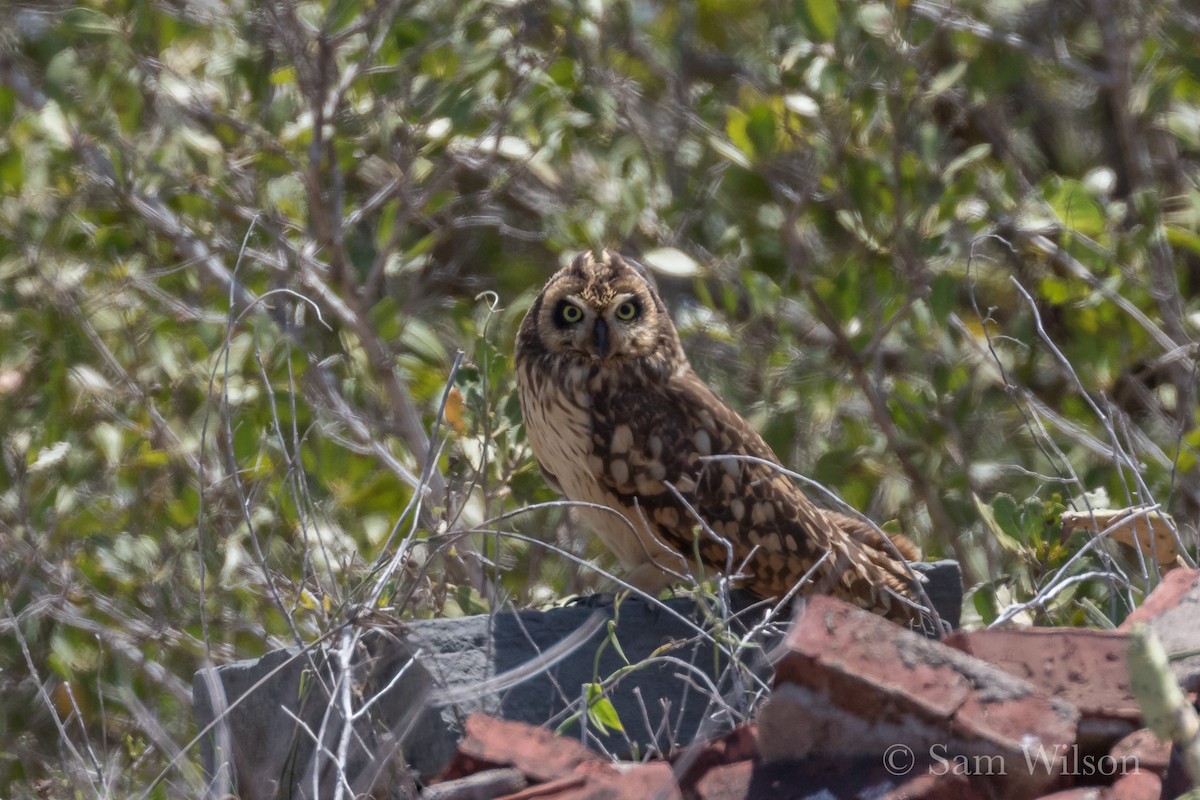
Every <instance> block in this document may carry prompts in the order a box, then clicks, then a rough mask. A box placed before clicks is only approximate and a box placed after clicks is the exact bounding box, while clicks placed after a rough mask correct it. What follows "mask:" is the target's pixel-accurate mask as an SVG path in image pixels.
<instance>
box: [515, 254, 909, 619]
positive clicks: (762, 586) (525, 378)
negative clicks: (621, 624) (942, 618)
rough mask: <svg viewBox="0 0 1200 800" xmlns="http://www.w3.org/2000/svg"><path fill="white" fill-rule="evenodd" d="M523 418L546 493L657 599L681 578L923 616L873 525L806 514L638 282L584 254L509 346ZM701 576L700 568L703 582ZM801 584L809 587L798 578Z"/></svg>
mask: <svg viewBox="0 0 1200 800" xmlns="http://www.w3.org/2000/svg"><path fill="white" fill-rule="evenodd" d="M515 355H516V368H517V381H518V387H519V393H520V399H521V413H522V416H523V418H524V423H525V430H526V433H527V435H528V439H529V443H530V445H531V447H532V449H533V454H534V456H535V457H536V458H537V461H538V463H539V464H540V466H541V468H542V472H543V473H544V475H545V477H546V480H547V482H548V483H549V484H550V485H551V486H552V487H553V488H554V489H555V490H556V491H558V492H559V493H560V494H562V495H564V496H565V497H566V498H567V499H569V500H571V501H575V502H576V503H577V504H578V505H577V506H576V507H575V509H574V510H575V512H576V513H577V514H578V516H579V517H580V518H582V521H583V522H584V523H586V524H587V525H588V526H589V527H590V528H591V529H592V530H593V531H594V532H595V534H596V535H597V536H599V537H600V539H601V541H602V542H603V543H604V544H605V545H606V546H607V547H608V549H609V550H611V551H612V552H613V554H614V555H615V556H616V557H617V559H618V560H619V561H620V563H621V565H622V567H623V569H624V570H625V574H624V576H623V577H624V580H625V581H626V582H627V583H628V584H630V585H631V586H634V587H636V588H638V589H641V590H643V591H645V592H647V593H649V594H653V595H657V594H658V593H659V592H660V591H661V590H662V589H664V588H665V587H667V586H668V585H670V584H671V583H673V582H675V581H678V580H680V579H682V578H684V577H686V575H688V574H692V575H702V574H711V571H717V572H720V573H723V574H736V575H739V576H741V577H740V581H741V585H742V586H743V587H744V588H746V589H748V590H749V591H750V592H751V593H753V594H754V595H756V596H758V597H762V598H783V597H784V596H786V595H787V594H788V593H789V592H790V591H791V590H792V589H793V587H794V586H796V584H797V583H799V582H800V581H801V579H802V578H804V577H805V576H806V575H808V576H809V578H810V580H809V581H807V582H806V583H805V585H804V586H803V587H801V589H800V592H801V593H802V594H808V593H812V592H822V593H828V594H833V595H836V596H838V597H840V598H842V599H845V600H847V601H850V602H852V603H854V604H856V605H858V606H861V607H863V608H866V609H868V610H870V611H874V612H876V613H879V614H882V615H884V616H886V617H888V618H890V619H893V620H895V621H898V622H902V623H908V622H915V621H917V620H919V619H920V611H921V608H920V605H919V603H918V601H917V597H918V592H917V591H916V590H915V587H914V583H913V578H912V577H911V573H910V572H909V570H908V569H907V567H906V565H905V563H904V562H903V561H902V560H901V557H903V558H908V559H911V560H915V559H916V558H917V553H916V550H915V548H914V547H913V546H912V544H911V543H910V542H909V541H908V540H907V539H904V538H903V537H896V538H895V539H893V540H892V542H893V544H894V546H893V547H889V546H888V545H887V544H886V543H885V541H884V538H883V537H882V536H881V535H880V534H879V533H877V532H876V531H875V529H874V528H872V527H871V526H869V525H867V524H866V523H864V522H860V521H859V520H856V519H854V518H852V517H848V516H845V515H842V514H839V513H836V512H831V511H827V510H824V509H821V508H818V507H817V506H816V505H814V504H813V503H812V502H811V501H810V500H809V499H808V497H806V496H805V494H804V493H803V492H802V491H801V490H800V489H799V488H798V487H797V486H796V485H795V484H794V483H793V482H792V481H791V480H790V479H789V478H788V476H787V475H785V474H783V473H782V472H780V469H779V459H778V458H777V457H776V456H775V454H774V453H773V452H772V451H771V448H770V447H768V446H767V444H766V442H764V441H763V439H762V437H760V436H759V435H758V433H757V432H755V430H754V429H753V428H752V427H751V426H750V424H749V423H747V422H746V420H745V419H743V418H742V417H741V416H740V415H739V414H738V413H737V412H736V411H734V410H733V409H732V408H730V406H729V405H728V404H726V403H725V402H724V401H723V400H721V398H720V397H718V396H717V395H716V394H715V393H713V391H712V389H710V388H709V387H708V386H707V385H706V384H705V383H704V381H703V380H701V379H700V377H699V376H698V375H697V374H696V373H695V372H694V371H693V370H692V367H691V365H690V364H689V363H688V359H687V356H686V355H685V354H684V352H683V348H682V346H681V344H680V341H679V335H678V334H677V333H676V331H675V326H674V324H673V323H672V322H671V318H670V316H669V315H668V312H667V308H666V306H664V305H663V301H662V298H660V297H659V295H658V292H657V290H656V288H655V286H654V284H653V282H652V281H651V279H650V277H649V275H648V274H647V273H646V271H645V270H644V269H643V268H642V267H641V266H640V265H638V264H637V263H636V262H633V261H628V260H625V259H623V258H622V257H621V256H620V255H618V254H617V253H614V252H611V251H606V252H603V253H584V254H582V255H580V256H579V257H578V258H576V259H575V260H574V261H573V262H572V263H571V265H570V266H569V267H566V268H564V269H562V270H560V271H559V272H557V273H555V274H554V275H553V276H552V277H551V278H550V281H549V282H548V283H547V284H546V286H545V288H544V289H542V292H541V294H539V295H538V297H537V299H536V300H535V301H534V303H533V305H532V306H531V307H530V309H529V311H528V313H527V314H526V315H525V318H524V320H523V321H522V323H521V327H520V329H519V331H518V333H517V341H516V354H515ZM700 570H707V571H709V572H701V571H700ZM810 573H811V575H810Z"/></svg>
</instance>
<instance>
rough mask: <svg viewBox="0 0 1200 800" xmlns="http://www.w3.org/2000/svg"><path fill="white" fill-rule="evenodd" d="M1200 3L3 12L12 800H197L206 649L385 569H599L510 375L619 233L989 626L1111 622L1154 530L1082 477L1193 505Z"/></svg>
mask: <svg viewBox="0 0 1200 800" xmlns="http://www.w3.org/2000/svg"><path fill="white" fill-rule="evenodd" d="M1198 37H1200V15H1198V14H1197V11H1196V9H1195V7H1194V6H1193V5H1190V4H1187V3H1182V2H1163V3H1156V4H1136V3H1129V2H1115V1H1109V0H1091V1H1090V2H1065V3H1062V2H1045V1H1043V2H1034V1H1033V0H1028V1H1027V0H1010V1H1009V2H1003V3H985V2H972V1H971V0H962V1H961V2H952V3H936V2H928V1H926V0H919V1H916V2H905V1H903V0H901V1H898V2H895V3H892V4H881V3H861V4H860V3H839V2H835V0H795V2H769V1H759V0H739V1H738V2H731V1H730V0H695V1H694V2H686V3H680V4H675V3H659V2H654V1H653V0H626V1H625V2H617V3H611V4H608V3H602V2H599V0H582V2H576V1H575V0H529V2H520V1H516V2H510V1H501V0H495V1H493V2H483V1H481V0H467V2H462V3H446V2H441V0H437V1H417V2H412V1H410V0H378V1H377V2H371V1H370V0H328V1H327V2H326V1H320V2H291V1H289V0H279V1H278V2H266V3H262V4H258V3H247V2H244V1H242V0H232V1H231V2H217V0H196V1H195V2H178V1H177V0H151V2H144V1H142V0H87V1H85V2H80V3H74V4H72V3H66V2H61V1H59V2H55V1H54V0H49V1H48V2H39V3H24V2H17V3H9V4H6V5H4V6H3V7H2V8H0V188H2V191H0V434H2V436H3V467H2V469H0V598H2V600H3V603H2V606H3V607H2V610H0V614H2V616H0V696H3V697H4V702H3V703H2V704H0V795H3V796H5V797H26V796H42V797H68V796H70V797H76V796H84V797H92V796H96V797H109V796H115V797H124V796H138V795H141V794H142V793H143V792H144V793H145V795H148V796H153V797H167V796H178V795H181V794H182V795H189V794H196V793H197V792H198V787H199V786H200V785H201V784H200V780H201V779H200V777H199V775H198V773H197V766H196V765H197V763H198V761H197V753H196V749H195V747H193V746H190V745H189V742H190V740H191V738H192V736H194V734H195V729H194V726H193V725H192V723H191V716H190V682H191V676H192V674H193V672H194V671H195V670H196V669H197V668H199V667H201V666H204V665H205V664H208V663H211V662H218V663H219V662H223V661H227V660H229V659H233V658H238V657H250V656H254V655H258V654H261V653H263V652H264V651H266V650H268V649H272V648H275V647H278V646H282V645H286V644H292V643H296V642H312V641H314V640H316V639H317V638H318V637H320V636H321V635H322V634H323V633H324V632H326V631H328V630H330V629H331V627H332V626H333V625H334V624H336V623H337V622H338V621H339V620H342V619H344V618H345V616H346V613H347V607H348V606H350V605H352V604H359V605H361V604H367V605H378V606H386V607H389V608H393V609H395V611H394V613H396V614H401V615H417V616H431V615H455V614H462V613H474V612H479V611H482V610H487V609H499V608H505V607H511V606H525V605H529V604H544V603H547V602H550V601H552V600H554V599H556V598H560V597H563V596H565V595H569V594H572V593H577V592H584V591H590V590H592V589H594V588H596V587H600V586H603V581H602V580H601V579H600V578H598V577H597V576H596V575H595V574H594V572H593V571H591V570H589V568H588V567H587V564H586V561H585V559H586V558H588V557H599V558H600V559H601V563H607V562H604V561H603V557H602V555H601V554H600V553H598V552H596V551H595V549H594V546H593V545H591V544H589V543H588V541H587V538H586V537H579V536H576V535H574V534H573V531H574V528H573V526H572V524H571V523H570V521H569V519H567V517H566V515H565V514H564V512H563V509H562V508H561V507H558V506H553V505H538V504H541V503H548V502H549V501H552V500H554V495H553V494H552V493H551V492H550V491H549V490H548V489H547V488H546V487H545V486H544V484H543V483H542V481H541V479H540V476H539V475H538V472H537V469H536V466H535V465H534V464H533V463H532V461H531V458H530V454H529V451H528V448H527V446H526V444H525V441H524V437H523V433H522V431H521V428H520V420H519V411H518V407H517V404H516V401H515V394H514V384H513V376H512V372H511V342H512V338H513V334H514V332H515V328H516V325H517V324H518V322H519V320H520V318H521V315H522V314H523V312H524V310H525V309H526V308H527V307H528V305H529V303H530V301H531V300H532V298H533V296H534V295H535V294H536V292H537V290H538V289H539V288H540V286H541V284H542V283H543V281H544V280H545V278H546V277H547V276H548V275H549V274H550V272H552V271H553V269H555V268H556V266H557V265H559V264H561V263H563V262H564V260H565V259H568V258H569V257H570V256H571V255H572V254H574V253H575V252H578V251H579V250H580V249H582V248H584V247H589V246H600V245H606V246H614V247H618V248H620V249H622V250H623V251H624V252H626V253H629V254H631V255H634V256H637V257H641V258H643V259H644V260H645V261H646V262H647V263H649V264H650V265H651V266H652V267H653V268H654V269H655V270H656V271H657V272H658V275H659V282H660V285H661V288H662V289H663V291H664V293H665V295H666V296H667V298H668V301H669V303H670V304H671V306H672V308H673V310H674V315H675V318H676V321H677V322H678V324H679V327H680V329H681V333H682V335H683V337H684V340H685V346H686V347H687V349H688V351H689V353H690V354H691V356H692V358H693V361H694V363H695V365H696V367H697V369H698V370H699V371H700V372H701V373H702V374H703V375H704V376H705V377H706V378H707V379H709V380H710V381H711V382H712V383H714V384H715V385H716V386H717V387H719V390H720V391H721V392H722V393H723V394H724V395H725V396H726V397H727V398H729V400H730V401H731V402H732V403H733V404H734V405H735V406H736V407H738V408H739V409H741V410H742V411H743V412H744V413H745V414H746V415H747V416H748V417H749V418H750V419H751V420H752V421H753V422H754V423H755V424H756V425H757V426H759V428H760V429H761V430H762V431H763V433H764V435H765V436H766V438H767V439H768V441H769V442H770V444H771V445H772V446H773V447H774V448H775V449H776V451H777V452H778V453H779V454H780V456H781V458H782V459H783V460H784V462H785V463H786V464H788V465H789V466H791V467H794V468H796V469H798V470H799V471H801V472H803V473H804V474H806V475H808V476H811V477H812V478H813V479H815V480H816V481H819V482H820V483H822V484H823V485H825V486H826V487H828V488H829V489H830V490H831V491H832V492H834V493H836V494H837V495H839V496H840V497H841V498H843V499H844V500H845V501H847V502H849V503H850V504H851V505H854V506H855V507H857V508H860V509H863V510H865V511H866V512H867V513H868V514H870V515H871V516H872V517H873V518H874V519H876V520H878V521H880V522H881V523H884V524H886V525H887V526H889V527H892V528H895V529H902V530H904V531H906V532H907V533H908V534H909V535H910V536H912V537H913V538H915V539H917V540H918V541H919V542H920V544H921V545H922V546H923V547H924V549H925V551H926V553H927V556H928V557H929V558H935V557H953V558H957V559H959V560H960V561H961V562H962V565H963V568H964V571H965V574H966V580H967V584H968V588H969V589H970V591H971V595H970V599H969V602H968V609H967V614H968V618H969V619H970V620H971V621H972V622H973V623H974V624H986V623H990V622H994V621H996V620H997V619H1010V618H1018V619H1019V620H1022V621H1024V622H1026V623H1030V622H1032V623H1036V624H1090V625H1100V626H1103V625H1111V624H1113V623H1115V622H1119V620H1120V619H1121V618H1122V617H1123V616H1124V615H1125V614H1126V613H1128V611H1129V609H1130V608H1132V607H1133V606H1134V605H1136V604H1137V603H1139V602H1140V601H1141V599H1142V597H1143V596H1144V595H1145V593H1146V592H1147V591H1148V590H1149V589H1150V588H1152V586H1153V585H1154V583H1155V581H1156V580H1157V574H1158V573H1157V570H1156V569H1155V565H1154V563H1152V562H1151V561H1149V560H1148V559H1147V558H1146V557H1144V556H1143V555H1142V554H1140V553H1138V552H1136V551H1134V550H1132V549H1126V548H1122V547H1121V546H1119V545H1116V544H1114V543H1112V542H1093V543H1090V544H1089V541H1090V537H1091V535H1090V534H1088V533H1087V532H1086V531H1078V532H1076V533H1074V534H1072V535H1071V536H1069V537H1066V536H1063V535H1062V534H1061V532H1060V530H1059V527H1058V515H1059V514H1060V513H1061V512H1062V511H1063V510H1064V509H1067V508H1075V509H1078V510H1085V509H1088V508H1103V507H1105V506H1112V507H1124V506H1133V505H1139V504H1149V505H1150V506H1151V507H1152V508H1154V509H1157V510H1160V511H1162V512H1166V513H1169V514H1171V515H1172V518H1173V519H1174V520H1175V522H1176V524H1177V527H1176V529H1175V530H1176V532H1177V533H1178V534H1179V535H1180V537H1181V542H1182V543H1183V544H1184V545H1187V546H1191V543H1192V542H1193V541H1194V539H1195V536H1196V527H1197V520H1198V518H1200V471H1198V470H1197V466H1196V461H1197V454H1198V450H1200V420H1198V415H1197V379H1196V365H1197V344H1196V342H1197V334H1198V331H1200V190H1198V184H1197V179H1198V177H1200V164H1198V158H1200V50H1198V49H1197V48H1196V47H1195V43H1196V41H1197V38H1198ZM460 353H461V356H460ZM451 387H453V389H454V391H448V389H450V388H451ZM531 506H532V508H531ZM513 512H519V513H513ZM510 513H512V516H508V517H504V518H503V519H500V517H502V516H503V515H506V514H510ZM483 531H490V533H485V532H483ZM514 534H520V535H521V536H523V537H525V538H520V537H519V536H517V535H514ZM1085 545H1086V546H1085ZM1081 548H1084V549H1082V550H1081ZM572 555H574V556H575V557H576V559H575V560H573V559H572V557H571V556H572ZM1073 555H1075V556H1076V557H1074V558H1072V556H1073ZM1178 557H1179V558H1180V559H1182V560H1184V561H1190V556H1189V554H1188V552H1187V550H1183V551H1181V552H1180V553H1179V555H1178Z"/></svg>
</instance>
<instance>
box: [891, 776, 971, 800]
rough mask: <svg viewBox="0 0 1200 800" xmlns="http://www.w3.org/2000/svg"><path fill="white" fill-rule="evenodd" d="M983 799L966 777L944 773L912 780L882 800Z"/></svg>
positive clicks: (917, 777) (893, 790)
mask: <svg viewBox="0 0 1200 800" xmlns="http://www.w3.org/2000/svg"><path fill="white" fill-rule="evenodd" d="M983 797H984V795H982V794H980V793H979V792H977V791H975V789H974V787H972V786H971V782H970V781H969V780H968V779H967V777H966V776H965V775H959V774H956V773H953V772H944V773H941V774H938V775H932V774H929V773H926V774H925V775H918V776H916V777H915V778H911V779H910V780H908V781H905V782H904V783H903V784H902V785H900V786H897V787H896V788H895V789H892V790H891V791H890V792H888V793H887V794H885V795H883V797H882V798H881V800H983Z"/></svg>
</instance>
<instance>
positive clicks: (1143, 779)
mask: <svg viewBox="0 0 1200 800" xmlns="http://www.w3.org/2000/svg"><path fill="white" fill-rule="evenodd" d="M1162 788H1163V787H1162V778H1160V777H1159V776H1158V775H1155V774H1154V773H1152V772H1143V771H1141V770H1137V771H1135V772H1131V773H1129V774H1128V775H1124V776H1122V777H1121V778H1118V779H1117V781H1116V782H1115V783H1114V784H1113V785H1112V788H1110V789H1109V790H1108V795H1107V796H1106V797H1105V800H1158V799H1159V798H1160V797H1162Z"/></svg>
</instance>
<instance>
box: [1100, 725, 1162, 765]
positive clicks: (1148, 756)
mask: <svg viewBox="0 0 1200 800" xmlns="http://www.w3.org/2000/svg"><path fill="white" fill-rule="evenodd" d="M1108 753H1109V755H1110V756H1112V759H1113V761H1115V762H1116V763H1118V764H1121V765H1123V766H1124V765H1128V766H1129V767H1131V768H1134V769H1138V770H1141V771H1142V772H1153V773H1154V774H1155V775H1158V776H1159V777H1162V775H1163V774H1164V773H1166V771H1167V765H1168V764H1170V763H1171V744H1170V742H1164V741H1162V740H1161V739H1159V738H1158V737H1157V736H1155V735H1154V731H1152V730H1150V729H1149V728H1139V729H1138V730H1136V731H1134V732H1133V733H1131V734H1129V735H1128V736H1126V737H1125V738H1123V739H1121V740H1120V741H1119V742H1117V743H1116V744H1114V745H1113V746H1112V749H1111V750H1109V751H1108Z"/></svg>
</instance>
